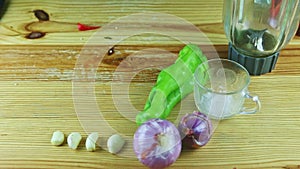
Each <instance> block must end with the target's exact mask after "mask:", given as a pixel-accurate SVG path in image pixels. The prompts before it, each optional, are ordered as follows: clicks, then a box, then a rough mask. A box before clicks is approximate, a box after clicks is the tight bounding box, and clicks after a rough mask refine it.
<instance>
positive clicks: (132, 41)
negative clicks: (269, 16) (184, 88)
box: [0, 0, 300, 169]
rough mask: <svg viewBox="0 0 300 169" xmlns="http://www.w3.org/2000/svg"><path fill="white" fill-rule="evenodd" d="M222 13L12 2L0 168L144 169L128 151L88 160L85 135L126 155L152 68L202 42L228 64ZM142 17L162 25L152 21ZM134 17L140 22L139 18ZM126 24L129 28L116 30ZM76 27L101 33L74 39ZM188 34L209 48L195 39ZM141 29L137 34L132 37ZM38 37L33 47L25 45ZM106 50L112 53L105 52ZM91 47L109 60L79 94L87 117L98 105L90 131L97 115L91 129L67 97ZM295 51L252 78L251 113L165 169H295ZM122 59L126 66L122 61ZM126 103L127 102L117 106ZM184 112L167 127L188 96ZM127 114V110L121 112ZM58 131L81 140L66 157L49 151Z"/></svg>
mask: <svg viewBox="0 0 300 169" xmlns="http://www.w3.org/2000/svg"><path fill="white" fill-rule="evenodd" d="M222 5H223V2H222V0H211V1H184V2H182V1H176V0H175V1H167V0H163V1H151V2H150V1H143V2H142V1H96V0H92V1H76V0H75V1H74V0H73V1H71V0H66V1H58V0H52V1H48V0H45V1H34V0H26V1H21V0H11V1H10V3H9V5H8V6H7V11H6V13H5V14H4V15H3V17H2V18H1V20H0V44H1V45H0V167H1V168H145V167H144V166H143V165H142V164H141V163H139V162H138V160H137V159H136V158H134V157H133V156H130V153H128V154H127V152H126V151H127V149H126V151H125V152H123V153H122V154H120V155H112V154H110V153H108V152H107V151H106V150H105V147H102V148H100V147H97V150H96V152H87V151H86V150H85V147H84V141H85V139H86V137H87V134H88V133H89V132H90V130H91V128H92V129H94V130H98V131H99V134H100V136H103V139H102V142H101V145H102V144H103V142H104V141H105V136H107V135H109V134H114V133H120V134H122V135H124V136H126V137H127V138H129V141H128V145H127V146H130V145H129V143H130V139H131V138H132V136H133V133H134V132H135V130H136V128H137V126H136V124H135V123H134V122H133V121H131V120H132V118H133V117H134V116H135V114H136V113H137V112H138V111H140V110H142V109H143V106H144V104H145V101H146V99H147V96H148V93H149V91H150V89H151V87H152V86H153V85H154V83H155V80H156V77H157V74H158V73H159V71H160V69H162V68H164V67H166V66H168V65H170V64H171V63H172V62H173V61H174V60H175V59H176V57H177V54H178V52H179V51H180V49H181V48H182V47H183V46H184V45H185V43H187V41H188V40H191V41H193V40H194V41H195V42H199V43H201V45H203V46H202V47H203V48H202V49H203V51H204V52H205V54H206V55H207V56H208V57H221V58H226V57H227V39H226V37H225V35H224V32H223V25H222ZM36 10H42V11H44V12H45V13H46V14H47V15H48V17H49V19H48V20H47V19H46V20H41V19H40V20H39V17H37V16H36V15H35V12H34V11H36ZM145 12H146V13H147V14H149V12H151V13H150V14H153V16H161V18H160V17H158V19H157V22H155V21H152V20H151V18H149V15H146V13H145ZM140 13H142V14H143V15H137V14H140ZM158 14H159V15H158ZM130 16H135V19H132V18H130V19H132V20H129V21H128V20H126V22H124V23H123V24H120V22H119V21H120V20H121V21H123V20H122V19H124V17H125V18H126V17H130ZM136 16H140V17H136ZM141 16H142V17H141ZM150 16H152V15H150ZM147 17H148V19H149V20H151V22H150V21H149V22H150V23H151V24H153V25H152V28H151V29H150V28H149V27H147V26H149V25H146V26H145V27H142V26H141V23H143V22H142V21H145V18H147ZM164 17H165V18H166V19H168V18H169V17H171V18H173V19H174V20H164ZM152 19H153V18H152ZM179 20H180V21H181V22H178V21H179ZM78 23H82V24H86V25H89V26H101V28H99V29H95V30H89V31H79V30H78V27H77V26H78ZM115 24H119V25H117V26H115ZM123 25H125V26H126V27H125V28H126V30H124V31H122V29H123V28H124V27H122V26H123ZM109 26H114V27H109ZM148 28H149V29H148ZM188 28H190V29H188ZM194 28H197V29H199V31H200V32H203V33H204V34H205V35H206V36H207V37H208V41H202V40H200V39H199V38H198V35H199V31H196V32H195V31H194ZM141 29H143V30H144V31H145V33H142V34H136V33H137V32H136V31H137V30H141ZM104 30H106V31H107V30H109V31H107V32H105V33H107V36H105V35H103V34H101V33H103V32H104ZM146 30H148V31H146ZM159 31H161V33H160V34H159ZM36 32H38V33H37V36H35V37H36V38H35V39H30V38H28V36H29V35H30V34H31V33H36ZM99 32H100V33H99ZM39 33H40V34H41V33H42V36H41V35H40V34H39ZM97 33H98V34H97ZM108 35H109V36H108ZM124 35H126V36H124ZM31 36H33V35H31ZM39 36H41V37H39ZM175 36H176V37H179V38H181V39H176V38H174V37H175ZM95 37H96V38H95ZM97 37H101V39H97ZM124 37H126V38H124ZM93 38H94V39H93ZM122 38H124V39H122ZM185 38H186V39H185ZM120 39H121V40H120ZM106 42H107V43H106ZM208 42H209V43H208ZM89 45H90V46H89ZM111 47H113V52H112V51H110V52H108V51H109V49H112V48H111ZM99 48H101V49H105V50H107V52H108V53H107V52H106V53H104V55H101V56H99V57H100V58H101V60H99V59H98V60H97V59H96V60H91V61H90V63H91V65H92V66H91V65H90V66H91V67H95V69H89V70H90V71H91V74H90V75H91V79H92V82H93V80H95V81H94V83H91V84H89V87H91V88H88V89H87V90H86V91H87V93H84V92H82V93H81V94H83V95H82V97H87V100H90V99H91V100H93V102H87V103H86V104H82V105H83V106H86V108H87V109H88V108H89V107H88V106H89V105H91V104H90V103H93V105H94V103H96V106H97V107H98V109H95V112H98V113H99V114H98V115H99V116H100V115H101V117H102V119H103V121H102V123H101V122H99V123H95V122H98V121H97V118H98V116H95V117H96V121H95V119H93V118H91V119H90V120H91V123H88V121H84V120H83V119H82V116H81V115H82V114H81V112H80V111H78V110H82V109H80V108H79V109H78V104H76V102H74V100H75V101H76V100H77V99H78V97H81V95H79V96H78V95H76V94H78V93H76V92H75V93H74V91H77V89H78V88H76V89H74V81H78V80H79V81H80V80H81V79H82V78H83V76H76V75H78V74H76V70H79V69H80V62H79V60H80V58H82V57H87V58H89V56H97V54H99V53H97V52H98V51H99ZM87 49H88V50H87ZM299 51H300V38H299V37H295V38H294V39H293V40H292V41H291V42H290V43H289V45H288V46H287V47H285V48H284V49H283V50H282V51H281V54H280V57H279V60H278V63H277V66H276V69H275V70H274V71H273V72H272V73H269V74H266V75H262V76H252V77H251V84H250V86H249V90H250V91H253V92H255V93H256V94H257V95H259V96H260V99H261V102H262V109H261V111H260V112H259V113H257V114H255V115H249V116H242V115H241V116H236V117H234V118H232V119H229V120H225V121H222V122H220V123H219V124H218V127H217V129H216V130H215V132H214V135H213V137H212V139H211V141H210V142H209V144H208V145H206V146H205V147H203V148H201V149H197V150H183V152H182V153H181V156H180V157H179V159H178V160H177V161H176V162H175V163H174V164H173V165H172V166H171V167H170V168H178V169H182V168H205V169H207V168H216V169H219V168H225V169H233V168H238V169H240V168H264V169H265V168H289V169H296V168H299V164H300V139H299V135H300V125H299V121H300V115H299V110H300V109H299V103H300V102H299V101H300V86H299V84H300V70H299V66H300V55H299ZM102 52H103V51H102ZM91 58H92V59H95V58H97V57H91ZM130 59H133V61H134V62H126V61H128V60H130ZM134 59H136V60H134ZM126 63H127V65H126ZM130 63H133V64H130ZM91 67H90V68H91ZM120 67H121V68H122V69H120ZM130 72H131V73H132V72H135V74H129V73H130ZM85 73H87V72H85ZM94 75H95V76H94ZM128 75H130V76H128ZM84 90H85V89H82V90H80V91H84ZM88 92H92V94H91V95H90V93H88ZM85 94H86V95H85ZM120 98H121V99H120ZM122 98H123V99H122ZM118 99H119V100H118ZM124 99H125V101H127V102H122V100H123V101H124ZM81 103H84V102H81ZM182 103H183V104H179V105H177V106H176V107H175V108H174V110H173V111H172V114H171V116H170V117H169V118H168V119H169V120H170V121H172V122H174V123H175V122H176V119H177V118H178V116H179V115H178V112H184V113H185V112H186V113H189V112H191V111H193V110H195V109H196V107H195V106H194V100H193V95H192V94H191V95H189V96H188V97H187V98H185V99H184V100H183V102H182ZM81 108H82V107H81ZM84 108H85V107H83V109H84ZM129 108H131V109H132V110H133V111H132V112H127V111H125V110H128V109H129ZM131 109H129V110H131ZM96 115H97V114H96ZM103 124H105V125H106V127H107V126H108V127H109V128H110V129H112V130H107V128H105V127H103V126H102V125H103ZM56 130H60V131H62V132H64V133H65V135H66V136H67V135H68V134H69V133H70V132H74V131H76V132H80V133H81V134H82V135H83V141H82V142H81V144H80V145H79V148H78V149H77V150H75V151H74V150H71V149H69V148H68V146H67V144H64V145H62V146H60V147H55V146H52V145H51V144H50V139H51V135H52V133H53V132H54V131H56ZM131 153H132V152H131ZM128 156H130V157H128Z"/></svg>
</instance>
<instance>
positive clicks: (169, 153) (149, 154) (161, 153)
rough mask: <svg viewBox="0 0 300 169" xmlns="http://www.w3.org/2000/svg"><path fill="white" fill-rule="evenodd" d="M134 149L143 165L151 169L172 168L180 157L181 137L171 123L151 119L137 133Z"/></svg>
mask: <svg viewBox="0 0 300 169" xmlns="http://www.w3.org/2000/svg"><path fill="white" fill-rule="evenodd" d="M133 148H134V151H135V154H136V156H137V158H138V159H139V161H140V162H141V163H143V164H144V165H146V166H148V167H149V168H151V169H162V168H165V167H168V166H170V165H171V164H172V163H174V162H175V161H176V160H177V158H178V157H179V155H180V152H181V137H180V134H179V131H178V130H177V128H176V126H175V125H174V124H172V123H171V122H169V121H167V120H161V119H151V120H149V121H147V122H145V123H144V124H142V125H141V126H140V127H139V128H138V129H137V131H136V132H135V134H134V140H133Z"/></svg>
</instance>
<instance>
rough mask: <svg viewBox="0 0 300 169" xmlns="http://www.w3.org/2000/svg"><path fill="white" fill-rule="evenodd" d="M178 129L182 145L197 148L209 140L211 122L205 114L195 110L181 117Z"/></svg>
mask: <svg viewBox="0 0 300 169" xmlns="http://www.w3.org/2000/svg"><path fill="white" fill-rule="evenodd" d="M178 130H179V133H180V135H181V138H182V145H183V146H184V147H189V148H199V147H202V146H204V145H206V144H207V143H208V141H209V140H210V138H211V135H212V123H211V121H210V120H209V118H208V117H207V116H206V115H205V114H203V113H201V112H196V111H195V112H193V113H191V114H186V115H185V116H183V117H182V119H181V121H180V123H179V125H178Z"/></svg>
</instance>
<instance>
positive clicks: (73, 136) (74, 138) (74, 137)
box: [67, 132, 82, 150]
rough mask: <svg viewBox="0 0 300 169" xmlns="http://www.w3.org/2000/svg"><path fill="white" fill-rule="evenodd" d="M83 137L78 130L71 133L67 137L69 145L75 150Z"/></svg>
mask: <svg viewBox="0 0 300 169" xmlns="http://www.w3.org/2000/svg"><path fill="white" fill-rule="evenodd" d="M81 139H82V137H81V135H80V133H78V132H72V133H70V134H69V136H68V138H67V142H68V146H69V147H70V148H71V149H73V150H75V149H77V147H78V145H79V143H80V141H81Z"/></svg>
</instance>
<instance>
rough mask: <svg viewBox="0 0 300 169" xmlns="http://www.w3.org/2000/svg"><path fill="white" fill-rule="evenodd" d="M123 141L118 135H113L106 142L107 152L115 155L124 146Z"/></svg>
mask: <svg viewBox="0 0 300 169" xmlns="http://www.w3.org/2000/svg"><path fill="white" fill-rule="evenodd" d="M124 144H125V140H124V139H123V138H122V137H121V136H120V135H118V134H114V135H112V136H110V137H109V139H108V140H107V148H108V151H109V152H110V153H112V154H117V153H118V152H119V151H120V150H121V149H122V148H123V146H124Z"/></svg>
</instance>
